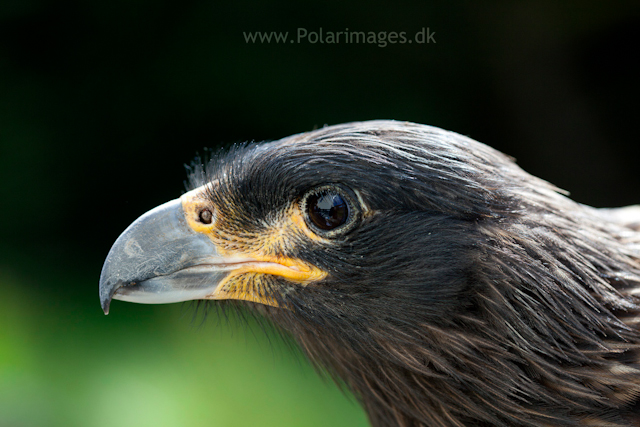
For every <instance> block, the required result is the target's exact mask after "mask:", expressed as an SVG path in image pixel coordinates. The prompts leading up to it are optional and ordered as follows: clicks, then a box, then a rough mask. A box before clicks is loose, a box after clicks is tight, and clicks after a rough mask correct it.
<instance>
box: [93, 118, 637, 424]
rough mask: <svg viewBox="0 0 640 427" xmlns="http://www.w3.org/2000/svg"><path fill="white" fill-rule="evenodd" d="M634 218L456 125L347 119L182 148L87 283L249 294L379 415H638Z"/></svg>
mask: <svg viewBox="0 0 640 427" xmlns="http://www.w3.org/2000/svg"><path fill="white" fill-rule="evenodd" d="M639 223H640V210H639V209H638V208H626V209H625V210H598V209H594V208H591V207H588V206H584V205H580V204H578V203H575V202H573V201H571V200H570V199H568V198H567V197H566V196H565V195H563V194H561V192H559V190H558V189H557V188H555V187H554V186H552V185H551V184H549V183H547V182H545V181H543V180H541V179H539V178H536V177H533V176H531V175H529V174H527V173H526V172H524V171H523V170H522V169H520V168H519V167H518V166H516V164H515V163H514V162H513V160H512V159H510V158H509V157H507V156H505V155H503V154H502V153H499V152H497V151H495V150H493V149H491V148H489V147H487V146H486V145H483V144H480V143H478V142H476V141H473V140H471V139H469V138H466V137H463V136H461V135H458V134H455V133H453V132H447V131H443V130H441V129H438V128H434V127H430V126H424V125H417V124H413V123H405V122H394V121H371V122H360V123H348V124H344V125H338V126H330V127H326V128H323V129H319V130H316V131H313V132H308V133H303V134H299V135H294V136H291V137H288V138H284V139H282V140H279V141H274V142H271V143H266V144H248V145H243V146H238V147H235V148H233V149H232V150H231V151H230V152H228V153H227V154H224V155H221V156H220V157H217V158H215V159H213V160H212V161H211V162H209V164H208V165H205V166H202V167H197V168H195V172H194V174H193V175H192V188H191V190H190V191H189V192H188V193H186V194H185V195H183V196H182V197H181V198H180V199H178V200H176V201H173V202H169V203H168V204H165V205H163V206H162V207H160V208H158V209H156V210H153V211H151V212H149V213H148V214H145V215H144V216H142V217H141V218H140V219H138V220H137V221H136V222H134V223H133V224H132V225H131V226H130V227H129V228H128V229H127V230H126V231H125V232H124V233H123V234H122V235H121V237H120V238H119V239H118V240H117V241H116V243H115V244H114V246H113V248H112V250H111V252H110V253H109V256H108V258H107V260H106V262H105V267H104V268H103V272H102V276H101V280H100V290H101V291H100V292H101V293H100V295H101V302H102V305H103V308H105V311H106V309H108V306H109V303H110V301H111V299H112V298H113V299H123V300H130V301H134V302H148V303H161V302H172V301H181V300H190V299H207V300H213V301H219V300H231V301H235V302H236V303H237V304H242V305H245V306H247V307H248V308H249V309H251V310H255V311H256V312H259V313H260V314H261V315H263V316H264V317H265V318H267V319H270V320H271V321H273V323H274V324H276V325H277V326H278V327H279V328H281V329H282V330H284V331H286V333H288V334H290V336H292V337H293V338H294V339H295V340H296V341H297V342H298V343H299V345H300V346H301V348H302V349H303V350H304V351H305V353H306V354H307V355H308V356H309V357H310V359H311V361H312V362H313V363H315V364H317V365H318V366H321V367H323V368H325V369H327V370H328V371H329V372H330V373H331V374H332V375H333V376H334V377H335V378H336V379H337V380H339V381H342V382H344V383H345V384H346V385H347V386H348V387H349V388H350V389H351V390H352V391H353V392H354V393H355V395H356V396H357V397H358V399H359V400H360V401H361V402H362V404H363V406H364V407H365V409H366V410H367V413H368V414H369V417H370V420H371V423H372V424H373V425H374V426H393V425H397V426H466V425H473V426H489V425H495V426H548V425H557V426H559V425H563V426H596V425H597V426H605V425H607V426H634V425H640V417H639V416H638V415H636V413H638V411H637V410H636V406H637V404H638V398H639V397H640V375H639V374H640V365H639V364H638V360H639V358H640V353H639V346H640V333H639V332H638V322H639V320H638V319H640V315H639V306H638V297H637V296H636V295H637V294H638V292H639V289H640V264H639V262H638V260H639V259H640V233H639V232H638V227H634V226H633V224H636V225H637V224H639Z"/></svg>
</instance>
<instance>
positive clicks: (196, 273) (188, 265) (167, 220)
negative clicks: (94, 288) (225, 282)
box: [100, 199, 229, 314]
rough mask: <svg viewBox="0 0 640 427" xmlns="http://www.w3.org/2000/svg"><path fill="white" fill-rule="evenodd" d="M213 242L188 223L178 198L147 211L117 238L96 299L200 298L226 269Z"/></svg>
mask: <svg viewBox="0 0 640 427" xmlns="http://www.w3.org/2000/svg"><path fill="white" fill-rule="evenodd" d="M228 270H229V268H228V263H225V260H224V259H223V258H222V257H220V256H219V255H218V252H217V249H216V247H215V245H214V244H213V242H212V241H211V240H210V239H209V238H208V237H207V236H206V235H204V234H201V233H197V232H195V231H194V230H193V229H192V228H191V227H189V225H188V224H187V221H186V218H185V215H184V210H183V209H182V203H181V201H180V199H176V200H172V201H170V202H167V203H165V204H163V205H161V206H158V207H157V208H155V209H152V210H151V211H149V212H147V213H146V214H144V215H142V216H141V217H140V218H138V219H137V220H136V221H135V222H134V223H133V224H131V225H130V226H129V227H128V228H127V229H126V230H125V231H124V232H123V233H122V234H121V235H120V237H119V238H118V240H116V242H115V243H114V245H113V247H112V248H111V250H110V251H109V255H108V256H107V259H106V261H105V263H104V266H103V267H102V273H101V274H100V304H101V305H102V309H103V310H104V312H105V314H108V313H109V305H110V303H111V300H112V299H119V300H123V301H130V302H138V303H147V304H162V303H170V302H178V301H187V300H192V299H201V298H204V297H206V296H207V295H209V294H211V293H212V292H213V291H214V290H215V288H216V285H217V284H218V283H219V282H220V280H221V279H222V278H223V277H224V276H225V275H226V274H227V272H228Z"/></svg>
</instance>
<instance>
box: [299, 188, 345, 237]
mask: <svg viewBox="0 0 640 427" xmlns="http://www.w3.org/2000/svg"><path fill="white" fill-rule="evenodd" d="M307 210H308V211H307V214H308V215H309V219H311V221H312V222H313V223H314V224H315V225H316V227H318V228H319V229H321V230H333V229H334V228H336V227H340V226H341V225H342V224H344V223H346V222H347V219H348V218H349V205H348V204H347V202H346V200H344V197H342V195H340V194H339V193H335V192H331V191H322V192H321V193H318V194H313V195H311V196H309V198H308V199H307Z"/></svg>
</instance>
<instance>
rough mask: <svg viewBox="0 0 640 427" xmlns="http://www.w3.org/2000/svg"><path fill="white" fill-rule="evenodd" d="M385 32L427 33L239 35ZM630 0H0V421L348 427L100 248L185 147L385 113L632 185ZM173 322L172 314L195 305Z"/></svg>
mask: <svg viewBox="0 0 640 427" xmlns="http://www.w3.org/2000/svg"><path fill="white" fill-rule="evenodd" d="M298 28H304V29H306V30H307V31H308V32H313V31H319V29H320V28H323V31H344V30H345V29H346V28H348V29H349V30H350V31H364V32H370V31H373V32H391V31H396V32H402V31H404V32H406V33H407V34H408V35H409V36H411V35H413V34H414V33H415V32H418V31H420V30H421V29H422V28H429V31H430V32H431V33H432V34H433V33H435V34H434V36H433V40H434V41H435V42H436V43H435V44H434V43H429V44H417V43H413V44H402V45H401V44H389V45H387V46H386V47H380V46H378V45H377V44H345V43H341V44H338V45H335V44H334V45H330V44H321V43H315V44H313V43H309V42H304V43H300V44H298V43H289V42H287V43H275V42H272V43H259V42H256V43H247V42H245V38H244V33H248V32H256V31H265V32H271V31H275V32H289V40H290V39H291V38H294V37H295V35H296V33H297V31H298ZM639 46H640V3H638V2H637V1H628V2H620V1H607V2H604V1H603V2H594V1H569V2H549V1H538V2H501V1H496V2H472V1H468V2H459V1H452V2H439V3H435V2H417V1H416V2H397V3H394V4H392V3H389V2H364V1H354V2H349V3H343V2H338V1H324V2H317V3H303V2H297V3H294V2H284V1H271V2H268V3H267V2H252V1H238V2H211V1H209V2H204V1H192V0H187V1H183V2H170V1H158V0H154V1H149V0H136V1H118V0H115V1H114V0H94V1H91V2H81V1H69V0H58V1H55V2H47V1H38V0H26V1H25V0H22V1H17V0H3V1H2V2H0V203H1V204H0V426H11V427H21V426H25V427H26V426H65V427H74V426H78V427H80V426H82V427H86V426H88V427H103V426H104V427H107V426H154V427H162V426H238V427H242V426H365V425H366V417H365V416H364V414H363V412H362V411H361V409H360V408H359V407H358V406H357V405H356V404H355V403H354V402H353V399H352V398H350V397H349V396H345V395H343V394H342V392H341V391H340V390H339V389H338V388H337V387H336V386H335V385H333V384H332V383H331V382H330V381H327V380H322V379H321V378H320V377H319V376H317V375H316V373H315V372H314V371H313V369H312V368H311V367H310V366H309V364H308V363H307V361H306V360H305V359H304V357H302V356H301V355H300V354H299V352H298V351H296V350H295V348H290V347H289V346H287V345H286V344H285V343H284V342H283V340H282V339H280V338H279V337H278V336H277V335H276V334H273V333H269V334H265V333H264V332H263V331H262V330H261V328H260V327H259V326H256V324H255V321H252V320H244V319H241V318H238V316H233V315H232V316H230V318H229V319H228V320H224V319H223V320H218V319H219V317H218V316H216V315H214V316H210V318H208V319H206V320H205V321H204V322H203V321H202V318H201V317H198V316H194V313H195V311H194V309H193V307H190V306H189V305H180V304H176V305H166V306H145V305H135V304H126V303H121V302H115V303H114V304H113V305H112V310H111V314H110V315H109V316H108V317H107V316H104V315H103V314H102V312H101V310H100V306H99V303H98V293H97V286H98V277H99V274H100V269H101V265H102V261H103V260H104V257H105V256H106V254H107V252H108V250H109V248H110V245H111V244H112V243H113V241H114V240H115V239H116V238H117V236H118V234H119V233H120V232H121V231H122V230H124V228H125V227H126V226H127V225H128V224H129V223H130V222H131V221H133V220H134V219H135V218H136V217H138V216H139V215H140V214H142V213H143V212H145V211H147V210H148V209H150V208H152V207H154V206H156V205H158V204H160V203H163V202H164V201H167V200H169V199H172V198H176V197H178V196H180V194H181V193H182V192H183V191H184V180H185V178H186V173H185V170H184V166H183V165H184V164H188V163H189V162H190V161H191V160H192V159H193V157H194V156H195V155H196V153H200V154H205V151H204V150H205V148H216V147H220V146H228V145H229V144H232V143H235V142H241V141H248V140H254V141H262V140H272V139H278V138H281V137H284V136H287V135H290V134H293V133H298V132H303V131H307V130H311V129H313V128H316V127H320V126H323V125H325V124H336V123H340V122H346V121H353V120H366V119H375V118H391V119H398V120H410V121H415V122H419V123H427V124H432V125H436V126H440V127H443V128H446V129H451V130H455V131H457V132H460V133H463V134H466V135H469V136H471V137H472V138H475V139H477V140H480V141H483V142H485V143H487V144H489V145H492V146H494V147H496V148H498V149H500V150H502V151H504V152H506V153H508V154H511V155H513V156H515V157H516V158H517V159H518V162H519V163H520V165H522V166H523V167H524V168H525V169H526V170H528V171H529V172H532V173H534V174H536V175H539V176H541V177H543V178H545V179H547V180H549V181H551V182H553V183H555V184H557V185H558V186H560V187H562V188H564V189H566V190H569V191H570V192H571V194H572V197H573V198H574V199H576V200H578V201H580V202H584V203H588V204H591V205H595V206H619V205H626V204H634V203H638V202H640V173H639V167H638V160H639V158H640V157H639V154H640V146H639V141H640V140H639V138H638V124H639V113H640V109H639V107H638V102H639V101H638V100H639V99H640V85H639V76H640V66H639V65H638V64H639V61H638V58H639ZM194 317H195V320H194Z"/></svg>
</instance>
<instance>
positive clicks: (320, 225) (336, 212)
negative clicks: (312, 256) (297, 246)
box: [300, 184, 361, 238]
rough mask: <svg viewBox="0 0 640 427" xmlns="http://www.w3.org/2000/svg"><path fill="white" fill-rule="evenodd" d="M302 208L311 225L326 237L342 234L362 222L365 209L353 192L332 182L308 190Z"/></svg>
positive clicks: (312, 228) (302, 201) (303, 198)
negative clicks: (363, 209) (362, 210)
mask: <svg viewBox="0 0 640 427" xmlns="http://www.w3.org/2000/svg"><path fill="white" fill-rule="evenodd" d="M300 210H301V212H302V214H303V216H304V219H305V222H306V224H307V226H308V227H309V228H310V229H311V230H312V231H313V232H314V233H316V234H317V235H319V236H322V237H329V238H332V237H337V236H342V235H345V234H346V233H348V232H349V231H351V230H353V229H354V228H355V227H356V226H357V225H358V223H359V221H360V217H361V208H360V206H359V204H358V198H357V197H356V196H355V194H353V191H351V190H349V189H347V188H344V187H342V186H339V185H335V184H329V185H323V186H320V187H316V188H313V189H312V190H310V191H308V192H307V193H305V195H304V196H303V197H302V199H301V202H300Z"/></svg>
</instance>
